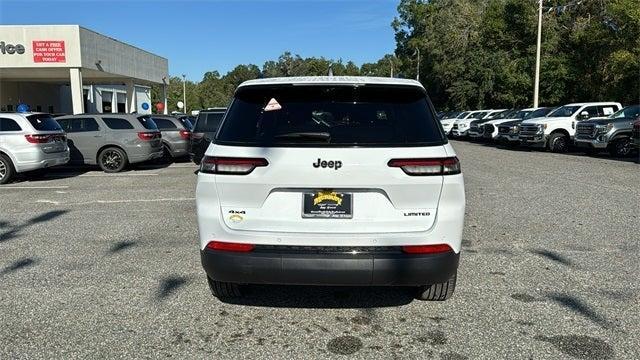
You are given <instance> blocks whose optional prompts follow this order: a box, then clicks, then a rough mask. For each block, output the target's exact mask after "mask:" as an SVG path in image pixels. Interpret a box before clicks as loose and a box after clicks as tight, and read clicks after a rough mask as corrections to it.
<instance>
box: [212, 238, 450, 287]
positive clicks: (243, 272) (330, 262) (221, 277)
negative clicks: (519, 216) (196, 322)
mask: <svg viewBox="0 0 640 360" xmlns="http://www.w3.org/2000/svg"><path fill="white" fill-rule="evenodd" d="M200 256H201V260H202V266H203V268H204V270H205V272H206V273H207V275H208V276H209V277H210V278H211V279H213V280H217V281H224V282H231V283H243V284H288V285H328V286H334V285H352V286H419V285H426V284H435V283H441V282H445V281H447V280H448V279H449V278H450V277H451V276H453V274H455V272H456V271H457V269H458V261H459V257H460V254H459V253H458V254H456V253H454V252H453V251H451V252H448V253H441V254H429V255H408V254H404V253H402V252H400V251H395V252H387V251H383V252H371V253H369V252H365V253H348V252H340V253H335V252H291V251H287V250H284V249H283V250H278V247H273V249H269V250H263V249H259V248H256V250H254V251H253V252H250V253H236V252H224V251H215V250H208V249H205V250H201V251H200Z"/></svg>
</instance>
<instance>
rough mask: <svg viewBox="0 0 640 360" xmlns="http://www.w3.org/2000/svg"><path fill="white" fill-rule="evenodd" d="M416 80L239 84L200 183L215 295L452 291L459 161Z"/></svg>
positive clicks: (460, 202) (201, 223) (429, 296)
mask: <svg viewBox="0 0 640 360" xmlns="http://www.w3.org/2000/svg"><path fill="white" fill-rule="evenodd" d="M437 122H438V120H437V119H436V118H435V112H434V110H433V106H432V105H431V103H430V100H429V99H428V97H427V95H426V91H425V89H424V88H423V87H422V85H421V84H420V83H419V82H417V81H415V80H407V79H389V78H368V77H343V76H340V77H303V78H296V77H290V78H272V79H258V80H251V81H247V82H244V83H242V84H241V85H240V86H239V87H238V89H237V90H236V93H235V99H234V101H233V102H232V105H231V107H230V108H229V111H228V112H227V115H226V117H225V119H224V121H223V123H222V125H221V127H220V130H219V131H218V134H217V136H216V138H215V139H214V141H213V145H212V146H210V147H209V149H208V150H207V152H206V156H205V157H204V158H203V159H202V164H201V167H200V172H199V173H198V180H197V187H196V209H197V218H198V229H199V236H200V251H201V260H202V265H203V267H204V270H205V272H206V274H207V278H208V281H209V285H210V288H211V291H212V293H213V294H214V295H215V296H218V297H233V296H240V295H241V287H240V285H239V284H255V283H260V284H299V285H300V284H306V285H344V286H372V285H384V286H413V287H416V288H417V289H419V291H418V292H417V294H418V295H417V296H418V297H419V298H420V299H424V300H446V299H447V298H449V297H450V296H451V295H452V293H453V291H454V288H455V285H456V273H457V268H458V259H459V253H460V248H461V240H462V228H463V222H464V210H465V194H464V182H463V177H462V174H461V172H460V163H459V161H458V159H457V157H456V155H455V151H454V150H453V148H452V147H451V145H450V144H449V143H448V140H447V138H446V136H445V135H444V133H443V132H442V131H441V127H440V125H439V124H438V123H437Z"/></svg>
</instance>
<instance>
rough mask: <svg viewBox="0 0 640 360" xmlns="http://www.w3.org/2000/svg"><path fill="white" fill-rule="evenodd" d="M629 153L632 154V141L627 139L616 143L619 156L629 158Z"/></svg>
mask: <svg viewBox="0 0 640 360" xmlns="http://www.w3.org/2000/svg"><path fill="white" fill-rule="evenodd" d="M629 153H631V141H629V140H628V139H625V140H620V141H618V142H617V143H616V154H618V155H619V156H627V155H629Z"/></svg>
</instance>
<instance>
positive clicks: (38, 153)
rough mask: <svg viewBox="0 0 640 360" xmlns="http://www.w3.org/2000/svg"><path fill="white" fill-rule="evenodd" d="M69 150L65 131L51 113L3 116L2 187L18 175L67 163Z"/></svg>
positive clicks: (0, 135) (0, 128) (0, 117)
mask: <svg viewBox="0 0 640 360" xmlns="http://www.w3.org/2000/svg"><path fill="white" fill-rule="evenodd" d="M68 161H69V147H68V146H67V138H66V136H65V134H64V131H62V128H61V127H60V125H58V123H57V122H56V121H55V120H54V119H53V118H52V117H51V115H49V114H42V113H3V114H0V184H6V183H8V182H10V181H11V180H12V179H13V178H14V176H15V175H16V173H22V172H27V171H34V170H40V169H45V168H48V167H51V166H56V165H62V164H66V163H67V162H68Z"/></svg>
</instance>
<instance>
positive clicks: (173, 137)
mask: <svg viewBox="0 0 640 360" xmlns="http://www.w3.org/2000/svg"><path fill="white" fill-rule="evenodd" d="M147 117H150V118H151V119H153V122H155V123H156V125H157V126H158V129H159V130H160V132H161V133H162V149H163V159H164V160H165V161H166V162H171V161H173V160H174V159H177V158H182V157H186V156H189V140H190V139H191V127H192V126H189V125H190V121H189V119H188V118H182V119H179V118H176V117H173V116H170V115H147Z"/></svg>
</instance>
